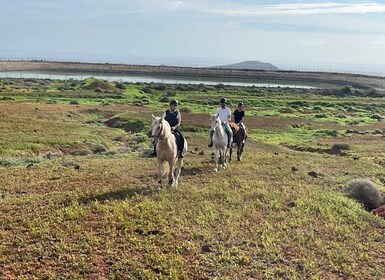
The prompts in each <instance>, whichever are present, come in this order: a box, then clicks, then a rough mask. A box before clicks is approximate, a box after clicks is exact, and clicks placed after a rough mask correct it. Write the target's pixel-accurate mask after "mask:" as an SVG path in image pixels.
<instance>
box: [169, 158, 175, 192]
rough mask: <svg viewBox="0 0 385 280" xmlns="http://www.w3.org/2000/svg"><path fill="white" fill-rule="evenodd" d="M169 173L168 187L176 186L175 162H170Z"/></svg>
mask: <svg viewBox="0 0 385 280" xmlns="http://www.w3.org/2000/svg"><path fill="white" fill-rule="evenodd" d="M168 165H169V171H168V185H169V186H173V185H174V161H169V162H168Z"/></svg>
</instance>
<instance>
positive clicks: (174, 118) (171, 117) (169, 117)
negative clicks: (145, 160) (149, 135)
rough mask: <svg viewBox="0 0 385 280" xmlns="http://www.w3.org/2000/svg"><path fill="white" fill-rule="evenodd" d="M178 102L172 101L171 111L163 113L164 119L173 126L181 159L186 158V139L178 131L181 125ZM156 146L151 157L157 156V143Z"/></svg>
mask: <svg viewBox="0 0 385 280" xmlns="http://www.w3.org/2000/svg"><path fill="white" fill-rule="evenodd" d="M177 106H178V100H171V101H170V109H167V110H166V112H164V113H163V119H165V120H166V121H167V122H168V123H169V124H170V126H171V131H172V133H173V134H174V135H175V137H176V140H177V146H178V156H179V157H180V158H183V157H184V154H183V149H184V137H183V135H182V133H181V132H180V130H179V129H178V128H179V127H180V124H181V120H182V118H181V114H180V112H179V111H178V110H177ZM153 144H154V150H153V151H151V155H156V142H155V143H153Z"/></svg>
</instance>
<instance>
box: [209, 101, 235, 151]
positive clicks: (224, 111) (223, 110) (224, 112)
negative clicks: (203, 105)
mask: <svg viewBox="0 0 385 280" xmlns="http://www.w3.org/2000/svg"><path fill="white" fill-rule="evenodd" d="M219 103H220V104H221V107H219V108H218V109H217V111H216V113H217V114H219V119H220V120H221V122H222V125H223V128H224V129H225V131H226V133H227V136H228V139H229V142H228V147H229V148H230V146H231V144H232V142H233V131H232V130H231V128H230V126H229V124H228V122H229V121H230V120H231V110H230V108H228V107H227V106H226V103H227V99H226V98H224V97H223V98H221V99H220V100H219ZM213 135H214V131H212V130H210V144H209V145H208V146H209V147H212V146H213Z"/></svg>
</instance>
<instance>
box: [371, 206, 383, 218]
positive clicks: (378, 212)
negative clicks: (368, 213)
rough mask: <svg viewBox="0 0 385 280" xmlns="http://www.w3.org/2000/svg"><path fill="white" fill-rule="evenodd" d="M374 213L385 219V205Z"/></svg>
mask: <svg viewBox="0 0 385 280" xmlns="http://www.w3.org/2000/svg"><path fill="white" fill-rule="evenodd" d="M372 213H373V214H375V215H377V216H380V217H382V218H384V219H385V205H381V206H379V207H377V208H376V209H374V210H373V211H372Z"/></svg>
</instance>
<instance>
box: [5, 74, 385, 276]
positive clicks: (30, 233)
mask: <svg viewBox="0 0 385 280" xmlns="http://www.w3.org/2000/svg"><path fill="white" fill-rule="evenodd" d="M0 89H1V91H0V132H1V134H0V239H1V241H2V242H1V243H0V267H1V269H0V278H1V279H15V278H18V279H90V278H96V279H212V278H218V279H277V278H278V279H279V278H282V279H382V278H383V277H384V275H385V258H384V254H383V252H384V251H385V237H384V236H385V234H384V233H385V221H384V220H383V219H382V218H380V217H378V216H376V215H374V214H372V213H371V212H368V211H366V210H365V209H364V207H363V206H362V205H361V204H360V203H359V202H357V201H355V200H353V199H350V198H348V197H346V196H345V195H344V188H345V186H346V185H347V183H348V182H350V181H351V180H354V179H361V178H364V179H369V180H370V181H372V182H374V183H375V184H376V185H377V186H378V187H379V188H380V191H382V192H383V191H384V190H385V188H384V187H383V184H384V183H385V177H384V175H383V174H384V173H385V172H384V171H385V152H384V151H385V143H384V138H383V137H384V134H383V131H384V129H385V122H383V120H382V116H384V115H385V102H384V101H385V100H383V99H382V98H381V97H370V96H366V97H365V96H363V95H362V93H359V92H358V93H359V95H358V94H357V91H353V95H348V96H342V97H341V96H338V95H333V94H332V93H333V92H329V93H328V94H326V93H325V92H323V91H322V90H293V89H283V88H281V89H271V88H231V87H226V86H223V85H218V86H205V85H196V86H193V85H162V84H127V83H113V82H106V81H100V80H97V79H87V80H85V81H76V80H67V81H52V80H34V79H24V80H22V79H2V80H0ZM354 94H355V95H354ZM223 96H225V97H227V98H228V99H229V100H230V106H231V108H234V105H235V104H237V103H238V102H239V101H243V102H245V104H246V108H247V112H246V121H245V123H246V125H247V126H248V128H249V129H250V137H249V139H248V141H247V143H246V147H245V153H244V157H243V161H242V162H233V163H231V164H229V167H228V169H227V170H226V172H219V173H217V174H214V173H213V172H212V170H213V166H214V165H213V162H212V159H211V156H210V154H211V150H210V149H209V148H207V141H208V139H207V129H208V127H209V120H208V112H212V111H214V110H215V108H216V107H217V102H218V100H219V98H220V97H223ZM174 98H175V99H178V100H179V101H180V107H181V108H185V109H184V112H183V126H182V130H183V131H185V134H186V137H187V141H188V142H189V152H188V153H187V155H186V157H185V166H184V170H183V171H182V176H181V178H180V185H179V187H178V188H176V189H164V190H163V191H162V192H156V191H155V189H156V188H155V187H156V176H155V175H156V161H155V159H153V158H150V157H148V152H149V151H150V142H149V140H148V138H147V136H146V133H147V130H148V125H149V123H150V121H151V114H152V113H154V114H155V115H158V116H159V115H160V114H161V112H162V111H163V110H165V109H166V108H167V104H168V101H169V100H170V99H174ZM71 101H76V102H71ZM321 115H322V116H321ZM373 115H376V116H378V117H372V116H373Z"/></svg>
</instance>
